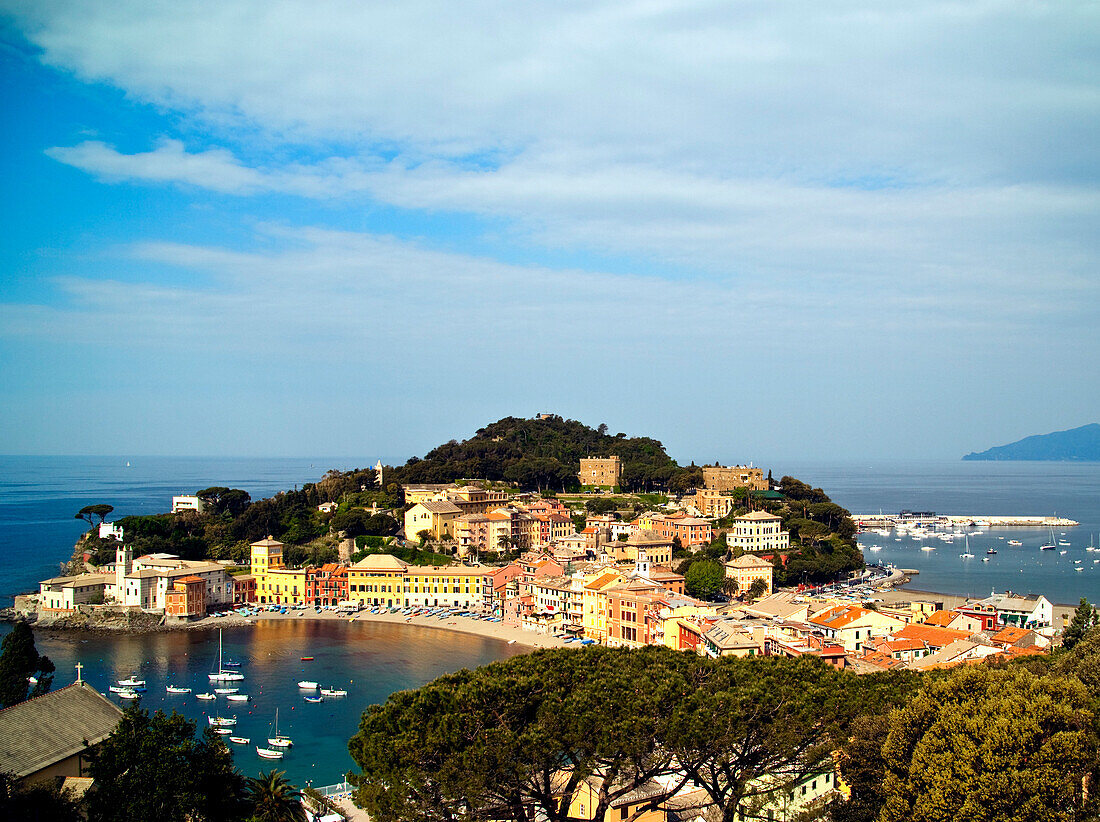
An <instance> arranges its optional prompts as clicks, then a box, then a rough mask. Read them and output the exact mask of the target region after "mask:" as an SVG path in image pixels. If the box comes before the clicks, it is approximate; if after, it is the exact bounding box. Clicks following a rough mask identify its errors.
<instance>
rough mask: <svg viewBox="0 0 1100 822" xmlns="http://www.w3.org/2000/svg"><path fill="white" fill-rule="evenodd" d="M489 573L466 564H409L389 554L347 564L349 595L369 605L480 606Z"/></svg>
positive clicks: (368, 557) (406, 606) (399, 606)
mask: <svg viewBox="0 0 1100 822" xmlns="http://www.w3.org/2000/svg"><path fill="white" fill-rule="evenodd" d="M486 576H487V574H486V572H485V569H483V568H471V567H469V566H465V565H446V566H442V567H436V566H431V565H409V564H408V563H407V562H404V561H402V560H400V559H398V558H397V557H395V556H392V555H390V554H370V555H369V556H366V557H364V558H363V559H361V560H360V561H359V562H357V563H355V564H354V565H352V566H351V567H350V568H348V597H349V598H350V599H353V600H357V601H358V602H361V603H362V604H363V605H365V606H368V607H376V606H381V607H383V608H423V607H429V608H434V607H441V606H442V607H458V608H481V607H482V606H483V604H484V595H483V586H484V581H485V580H484V578H485V577H486Z"/></svg>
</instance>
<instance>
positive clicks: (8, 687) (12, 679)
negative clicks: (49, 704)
mask: <svg viewBox="0 0 1100 822" xmlns="http://www.w3.org/2000/svg"><path fill="white" fill-rule="evenodd" d="M53 672H54V666H53V663H52V662H50V658H49V657H47V656H41V655H39V653H38V649H37V648H35V647H34V632H33V631H32V630H31V627H30V626H29V625H27V623H25V622H17V623H15V625H14V627H13V628H12V629H11V633H9V634H8V635H7V636H6V637H4V642H3V644H0V706H3V707H5V708H6V707H8V706H9V705H15V704H16V703H18V702H22V701H23V700H25V699H27V698H28V697H33V696H39V695H41V694H44V693H47V692H48V691H49V690H50V686H51V685H52V684H53ZM32 676H33V677H36V678H37V679H38V682H37V683H36V684H35V685H34V687H33V688H32V687H30V681H29V680H30V678H31V677H32ZM28 688H29V689H30V693H29V694H28V692H27V691H28Z"/></svg>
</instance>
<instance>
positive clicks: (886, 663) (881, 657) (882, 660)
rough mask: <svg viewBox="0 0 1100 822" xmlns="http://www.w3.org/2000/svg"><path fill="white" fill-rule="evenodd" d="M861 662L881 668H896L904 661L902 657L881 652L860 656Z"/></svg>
mask: <svg viewBox="0 0 1100 822" xmlns="http://www.w3.org/2000/svg"><path fill="white" fill-rule="evenodd" d="M859 661H860V662H866V663H868V664H870V665H876V666H878V667H879V668H896V667H898V666H899V665H903V664H904V663H903V662H902V661H901V660H900V659H894V658H893V657H892V656H890V655H889V654H884V653H880V652H877V651H876V652H875V653H870V654H865V655H863V656H861V657H860V658H859Z"/></svg>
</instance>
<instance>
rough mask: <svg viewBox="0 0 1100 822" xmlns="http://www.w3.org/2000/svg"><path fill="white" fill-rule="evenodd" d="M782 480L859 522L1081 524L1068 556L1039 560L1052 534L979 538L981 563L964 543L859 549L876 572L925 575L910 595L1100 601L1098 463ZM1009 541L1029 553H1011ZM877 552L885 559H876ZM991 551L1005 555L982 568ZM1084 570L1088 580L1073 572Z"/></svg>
mask: <svg viewBox="0 0 1100 822" xmlns="http://www.w3.org/2000/svg"><path fill="white" fill-rule="evenodd" d="M783 473H785V474H790V475H792V476H796V477H798V478H799V479H802V480H803V481H805V482H809V483H812V484H813V485H815V486H818V487H821V488H824V489H825V491H826V492H827V493H828V494H829V495H830V496H831V497H832V498H833V499H834V500H835V501H836V502H837V503H839V504H840V505H843V506H844V507H845V508H847V509H848V510H850V511H851V512H852V513H857V514H859V513H862V514H873V513H878V512H879V511H880V510H881V511H883V512H885V513H897V512H899V511H901V510H902V509H909V510H912V511H935V512H936V513H939V514H972V515H975V516H981V515H990V516H995V515H1001V516H1009V515H1023V516H1053V515H1055V514H1057V515H1058V516H1063V517H1068V518H1069V519H1073V520H1077V521H1078V522H1079V523H1080V525H1078V526H1077V527H1075V528H1065V529H1058V530H1057V531H1056V532H1055V538H1056V539H1059V540H1064V541H1068V542H1069V543H1070V545H1068V546H1060V550H1064V551H1065V553H1064V554H1062V553H1060V551H1039V550H1038V547H1039V545H1041V544H1043V543H1045V542H1048V541H1049V537H1050V534H1049V532H1048V531H1047V529H1045V528H989V529H981V531H980V533H979V534H978V535H976V536H971V537H970V538H969V539H970V552H971V553H973V554H974V558H973V559H964V558H962V557H960V556H959V554H961V553H964V552H965V551H966V548H965V542H964V541H963V540H962V539H956V540H955V542H953V543H944V542H940V541H939V540H924V541H920V542H919V541H917V540H913V539H909V538H904V537H903V538H901V540H900V541H897V538H898V535H897V534H891V535H890V536H889V537H883V536H880V535H879V534H875V533H866V534H861V535H860V539H859V541H860V544H861V545H862V546H863V548H864V555H865V556H866V557H867V559H868V561H869V562H876V561H877V562H883V563H891V564H894V565H897V566H898V567H899V568H912V569H916V570H918V571H920V574H919V576H917V577H914V580H913V583H912V584H911V586H910V587H912V588H918V589H925V590H930V591H938V592H941V593H946V594H958V595H964V596H988V595H989V594H990V592H991V591H994V590H996V591H1006V590H1011V591H1015V592H1017V593H1032V592H1033V593H1039V594H1043V595H1045V596H1046V597H1047V598H1048V599H1050V600H1052V601H1054V602H1058V603H1063V604H1070V605H1076V604H1077V602H1078V600H1079V599H1080V598H1081V597H1086V598H1088V599H1089V600H1090V601H1092V602H1097V601H1098V600H1100V563H1096V562H1094V560H1096V559H1100V553H1096V552H1089V551H1086V550H1085V549H1086V548H1087V546H1088V544H1089V540H1090V538H1091V539H1092V540H1093V544H1094V545H1100V537H1098V536H1097V535H1098V533H1100V463H1095V462H1092V463H1061V462H962V461H961V460H960V461H956V462H939V461H907V462H885V463H874V462H865V463H840V464H838V463H829V464H824V463H817V464H815V463H807V464H805V465H796V466H790V467H789V468H785V469H784V471H783ZM966 530H967V531H968V532H969V531H975V530H978V529H974V528H968V529H966ZM1062 532H1064V534H1063V533H1062ZM1009 540H1018V541H1020V542H1022V543H1023V545H1021V546H1019V547H1016V546H1010V545H1008V541H1009ZM872 545H877V546H881V550H879V551H871V550H870V546H872ZM922 546H935V550H932V551H922V550H921V547H922ZM988 548H994V549H995V550H996V551H997V553H996V554H995V555H991V556H990V557H989V562H983V561H982V559H983V557H985V556H987V555H986V553H985V552H986V550H987V549H988ZM1075 560H1079V563H1077V562H1075ZM1077 567H1082V568H1083V570H1082V571H1076V570H1074V569H1075V568H1077Z"/></svg>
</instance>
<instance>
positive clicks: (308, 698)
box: [304, 696, 325, 702]
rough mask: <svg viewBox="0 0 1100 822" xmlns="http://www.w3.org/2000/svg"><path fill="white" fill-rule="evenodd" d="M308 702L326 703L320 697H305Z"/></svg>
mask: <svg viewBox="0 0 1100 822" xmlns="http://www.w3.org/2000/svg"><path fill="white" fill-rule="evenodd" d="M304 699H305V701H306V702H324V701H325V700H324V699H323V698H322V697H319V696H307V697H304Z"/></svg>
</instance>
